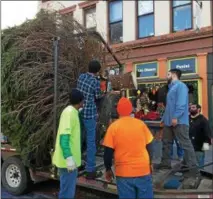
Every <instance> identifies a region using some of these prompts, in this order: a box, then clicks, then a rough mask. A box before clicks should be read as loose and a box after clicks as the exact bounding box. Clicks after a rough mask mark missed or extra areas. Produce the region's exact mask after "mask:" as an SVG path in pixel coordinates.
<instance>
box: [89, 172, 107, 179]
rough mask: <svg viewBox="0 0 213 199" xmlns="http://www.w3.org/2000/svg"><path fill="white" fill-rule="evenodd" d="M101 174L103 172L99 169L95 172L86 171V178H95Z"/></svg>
mask: <svg viewBox="0 0 213 199" xmlns="http://www.w3.org/2000/svg"><path fill="white" fill-rule="evenodd" d="M102 176H103V173H102V172H101V171H99V172H97V171H94V172H86V179H87V180H95V179H96V178H100V177H102Z"/></svg>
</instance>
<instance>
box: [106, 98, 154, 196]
mask: <svg viewBox="0 0 213 199" xmlns="http://www.w3.org/2000/svg"><path fill="white" fill-rule="evenodd" d="M117 112H118V115H119V119H118V120H116V121H115V122H113V123H112V124H111V125H110V126H109V128H108V130H107V133H106V136H105V138H104V142H103V145H104V147H105V150H104V164H105V168H106V173H105V177H106V179H107V180H108V181H111V180H112V178H113V176H114V175H113V172H112V170H111V167H112V159H113V154H114V161H115V174H116V183H117V189H118V195H119V198H149V199H151V198H153V185H152V177H151V156H152V141H153V136H152V134H151V132H150V131H149V129H148V127H147V126H146V125H145V124H144V123H143V122H142V121H141V120H138V119H136V118H132V117H130V114H131V112H132V104H131V102H130V101H129V100H128V99H127V98H124V97H123V98H121V99H120V100H119V102H118V105H117Z"/></svg>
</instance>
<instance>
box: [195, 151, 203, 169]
mask: <svg viewBox="0 0 213 199" xmlns="http://www.w3.org/2000/svg"><path fill="white" fill-rule="evenodd" d="M195 154H196V158H197V162H198V166H199V167H203V166H204V164H205V152H202V151H196V152H195Z"/></svg>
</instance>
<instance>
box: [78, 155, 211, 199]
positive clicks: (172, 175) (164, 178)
mask: <svg viewBox="0 0 213 199" xmlns="http://www.w3.org/2000/svg"><path fill="white" fill-rule="evenodd" d="M96 161H97V170H98V171H102V173H103V175H102V177H100V178H97V179H96V180H87V179H86V178H85V176H84V174H85V171H82V172H80V173H79V178H78V186H82V187H86V188H89V189H95V190H99V191H104V192H107V193H111V194H117V188H116V179H114V180H113V181H112V182H107V181H106V180H105V178H104V170H105V169H104V164H103V158H102V157H101V156H97V160H96ZM180 166H181V164H180V163H179V162H178V161H173V162H172V168H173V169H172V170H156V171H154V172H153V175H152V177H153V186H154V192H155V198H180V197H181V198H213V178H212V175H211V174H209V173H206V172H203V173H202V176H201V179H200V181H199V182H198V184H197V185H196V188H192V186H193V185H194V184H193V180H192V179H191V178H183V176H181V173H178V172H176V170H177V169H179V168H180ZM205 174H209V175H205ZM171 180H178V181H180V185H179V187H177V188H176V189H166V188H165V184H166V183H168V182H169V181H171Z"/></svg>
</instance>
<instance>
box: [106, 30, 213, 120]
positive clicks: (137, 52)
mask: <svg viewBox="0 0 213 199" xmlns="http://www.w3.org/2000/svg"><path fill="white" fill-rule="evenodd" d="M212 35H213V32H212V27H206V28H203V29H201V30H200V31H199V32H197V31H195V30H191V31H185V32H178V33H175V34H168V35H164V36H162V37H161V36H158V37H153V38H148V39H141V40H136V41H132V42H128V43H126V44H125V43H123V44H117V45H114V46H112V48H113V51H114V53H115V54H116V56H117V58H118V60H119V61H120V62H121V63H124V64H125V68H124V71H125V72H130V71H133V72H134V73H135V75H136V77H137V82H138V85H139V89H140V90H141V92H142V93H143V92H145V93H146V95H147V97H149V100H148V101H149V102H151V105H150V106H149V108H151V109H153V110H154V109H156V107H158V104H159V103H160V107H159V109H163V108H164V107H163V105H164V106H165V100H166V94H167V89H168V88H167V73H168V71H169V69H170V68H177V69H180V70H181V71H182V73H183V75H182V78H181V81H183V82H184V83H185V84H186V85H187V86H188V88H189V102H191V103H199V104H200V105H201V106H202V113H203V115H204V116H206V117H207V118H209V117H210V118H213V116H211V115H212V112H213V111H212V108H211V107H212V106H213V105H212V104H211V102H210V99H211V97H212V89H213V88H212V79H209V77H210V76H209V71H210V70H211V71H212V58H211V61H210V58H208V57H210V56H212V51H213V49H212ZM208 55H209V56H208ZM207 60H208V63H207ZM106 62H107V66H109V67H113V66H115V65H116V64H115V62H114V61H113V59H112V58H111V57H110V56H108V57H106ZM207 68H208V71H207ZM207 76H208V79H207ZM136 95H137V94H136ZM210 95H211V96H210ZM137 97H139V96H137ZM146 101H147V100H146ZM153 101H154V102H153ZM211 101H212V100H211ZM152 103H153V105H152ZM210 108H211V109H210Z"/></svg>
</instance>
